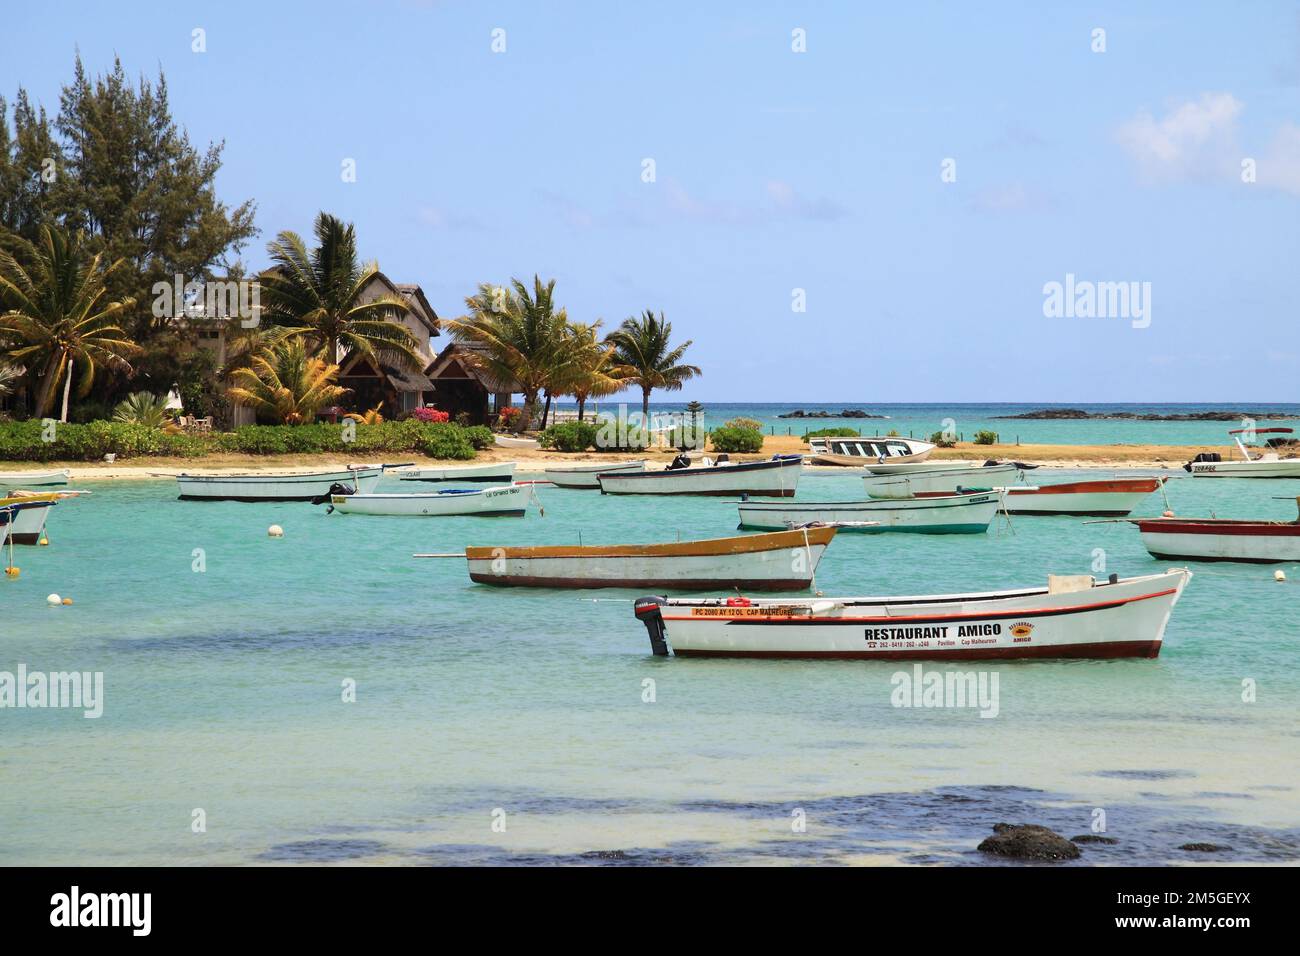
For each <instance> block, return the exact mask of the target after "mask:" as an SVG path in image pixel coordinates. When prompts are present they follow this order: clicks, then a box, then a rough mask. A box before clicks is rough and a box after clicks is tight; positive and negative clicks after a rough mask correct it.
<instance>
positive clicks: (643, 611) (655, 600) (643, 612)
mask: <svg viewBox="0 0 1300 956" xmlns="http://www.w3.org/2000/svg"><path fill="white" fill-rule="evenodd" d="M664 600H665V599H664V598H661V597H655V596H653V595H652V596H650V597H643V598H637V599H636V603H635V604H633V605H632V613H634V614H635V615H636V619H637V620H638V621H640V622H641V623H642V624H644V625H645V629H646V633H648V634H649V635H650V650H651V651H653V652H654V655H655V657H667V656H668V641H667V640H665V639H664V615H663V611H662V610H660V608H661V607H662V606H663V602H664Z"/></svg>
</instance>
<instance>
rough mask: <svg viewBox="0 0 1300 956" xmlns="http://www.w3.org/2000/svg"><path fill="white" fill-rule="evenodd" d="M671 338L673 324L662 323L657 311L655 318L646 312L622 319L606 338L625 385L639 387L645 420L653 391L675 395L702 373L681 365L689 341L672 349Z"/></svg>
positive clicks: (696, 368)
mask: <svg viewBox="0 0 1300 956" xmlns="http://www.w3.org/2000/svg"><path fill="white" fill-rule="evenodd" d="M672 337H673V325H672V323H671V322H666V321H664V314H663V313H662V312H660V313H659V318H657V319H656V318H655V314H654V312H652V311H650V310H649V309H646V311H645V313H644V314H643V315H641V316H640V317H637V316H633V317H632V318H628V319H624V320H623V324H622V325H620V326H619V327H618V328H617V329H615V330H614V331H613V332H611V333H609V335H608V336H606V339H605V341H607V342H609V343H611V344H612V345H613V346H614V361H615V363H617V364H618V365H619V366H621V368H620V370H619V373H620V375H621V376H622V377H623V380H624V382H625V384H628V385H639V386H640V387H641V413H642V414H643V415H644V416H645V418H646V420H647V421H649V419H650V392H651V391H652V390H653V389H656V388H662V389H664V390H666V391H669V392H675V391H677V390H678V389H680V388H681V387H682V385H683V384H684V383H685V382H686V381H688V380H689V379H692V378H695V376H697V375H702V374H704V373H703V372H701V371H700V368H699V366H698V365H683V364H681V361H682V356H683V355H684V354H685V353H686V350H687V349H688V348H690V347H691V341H692V340H690V339H687V340H686V341H685V342H683V343H682V344H681V345H678V346H675V347H674V346H673V344H672Z"/></svg>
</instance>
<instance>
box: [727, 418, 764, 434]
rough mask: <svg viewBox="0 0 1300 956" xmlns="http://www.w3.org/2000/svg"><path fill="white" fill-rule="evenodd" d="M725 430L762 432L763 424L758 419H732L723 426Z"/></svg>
mask: <svg viewBox="0 0 1300 956" xmlns="http://www.w3.org/2000/svg"><path fill="white" fill-rule="evenodd" d="M722 427H723V428H747V429H749V430H750V431H754V432H762V431H763V423H762V422H760V421H759V420H758V419H757V418H732V419H730V420H728V421H726V422H723V424H722Z"/></svg>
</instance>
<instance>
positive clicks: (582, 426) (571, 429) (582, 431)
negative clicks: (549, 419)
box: [537, 422, 597, 451]
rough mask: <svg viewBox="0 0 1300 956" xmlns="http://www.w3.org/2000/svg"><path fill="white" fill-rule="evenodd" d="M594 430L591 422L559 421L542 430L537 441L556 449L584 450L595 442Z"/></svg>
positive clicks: (546, 446) (543, 445)
mask: <svg viewBox="0 0 1300 956" xmlns="http://www.w3.org/2000/svg"><path fill="white" fill-rule="evenodd" d="M596 432H597V429H596V426H595V425H593V424H591V422H561V423H560V424H558V425H552V426H550V427H549V428H547V429H545V430H543V431H542V433H541V434H539V435H538V436H537V443H538V444H539V445H541V446H542V447H543V448H554V449H555V450H556V451H586V450H587V449H588V448H590V447H591V446H592V445H594V444H596Z"/></svg>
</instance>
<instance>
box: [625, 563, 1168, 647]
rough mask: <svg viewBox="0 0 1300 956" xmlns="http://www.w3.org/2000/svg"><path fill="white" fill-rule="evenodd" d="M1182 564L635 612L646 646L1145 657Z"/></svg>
mask: <svg viewBox="0 0 1300 956" xmlns="http://www.w3.org/2000/svg"><path fill="white" fill-rule="evenodd" d="M1191 577H1192V573H1191V572H1190V571H1188V570H1187V569H1185V568H1174V569H1171V570H1169V571H1166V572H1165V573H1163V574H1148V575H1143V576H1141V577H1132V578H1120V577H1119V576H1118V575H1111V577H1110V578H1109V579H1108V580H1105V581H1098V580H1096V579H1095V578H1093V577H1092V576H1091V575H1048V578H1047V586H1046V587H1038V588H1022V589H1014V590H1005V591H986V592H978V593H971V594H937V595H924V596H906V597H858V598H814V599H799V600H790V599H782V598H758V599H752V598H748V597H730V598H700V599H690V598H665V597H645V598H641V599H640V600H638V601H637V602H636V603H635V605H634V613H635V614H636V617H637V619H638V620H640V621H641V622H642V623H643V624H644V625H645V627H646V630H647V631H648V632H649V635H650V645H651V649H652V651H653V652H654V653H655V654H656V655H661V656H663V655H667V654H668V653H669V652H670V650H671V652H672V653H673V654H676V655H677V656H678V657H774V658H803V659H809V660H843V659H848V660H859V659H865V660H873V659H874V660H909V659H932V660H968V659H976V660H979V659H986V660H1008V659H1013V658H1114V657H1138V658H1153V657H1156V656H1157V655H1158V654H1159V653H1160V646H1161V642H1162V641H1163V640H1164V633H1165V626H1166V625H1167V624H1168V623H1169V615H1170V613H1171V612H1172V611H1173V608H1174V605H1175V604H1176V603H1177V601H1178V598H1179V596H1180V595H1181V594H1182V592H1183V588H1184V587H1186V586H1187V582H1188V581H1189V580H1191Z"/></svg>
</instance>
